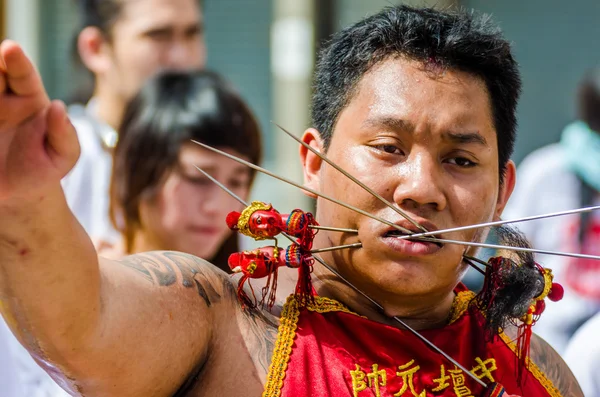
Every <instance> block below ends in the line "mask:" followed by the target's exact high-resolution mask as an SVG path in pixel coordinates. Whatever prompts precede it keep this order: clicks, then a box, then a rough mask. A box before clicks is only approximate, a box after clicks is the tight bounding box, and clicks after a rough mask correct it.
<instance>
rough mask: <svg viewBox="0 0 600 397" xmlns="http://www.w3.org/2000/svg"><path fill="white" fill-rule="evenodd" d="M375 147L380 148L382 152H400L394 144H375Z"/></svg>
mask: <svg viewBox="0 0 600 397" xmlns="http://www.w3.org/2000/svg"><path fill="white" fill-rule="evenodd" d="M375 148H376V149H378V150H381V151H382V152H386V153H389V154H401V153H402V151H401V150H400V149H398V147H396V146H394V145H377V146H375Z"/></svg>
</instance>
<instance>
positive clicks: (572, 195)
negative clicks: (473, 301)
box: [502, 144, 600, 353]
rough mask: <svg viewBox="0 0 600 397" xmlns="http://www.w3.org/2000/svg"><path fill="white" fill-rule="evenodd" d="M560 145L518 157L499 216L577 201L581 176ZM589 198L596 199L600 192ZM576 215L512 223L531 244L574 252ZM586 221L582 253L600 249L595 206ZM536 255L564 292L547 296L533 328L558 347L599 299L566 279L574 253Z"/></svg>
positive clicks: (561, 347)
mask: <svg viewBox="0 0 600 397" xmlns="http://www.w3.org/2000/svg"><path fill="white" fill-rule="evenodd" d="M563 150H564V149H563V148H562V147H561V146H560V144H553V145H549V146H546V147H543V148H541V149H538V150H536V151H534V152H532V153H531V154H530V155H529V156H527V157H526V158H525V159H524V160H523V162H522V163H521V165H520V166H519V168H518V172H517V183H516V186H515V190H514V192H513V195H512V196H511V198H510V200H509V202H508V204H507V207H506V209H505V211H504V213H503V214H502V218H503V219H505V220H510V219H516V218H521V217H525V216H531V215H539V214H545V213H550V212H558V211H563V210H571V209H575V208H579V207H581V182H580V181H579V179H578V178H577V176H576V175H575V174H574V173H573V172H571V171H570V170H569V169H568V167H567V165H566V162H565V156H564V152H563ZM591 204H592V205H598V204H600V197H596V198H595V199H594V200H593V202H592V203H591ZM579 220H580V216H579V215H568V216H559V217H553V218H546V219H540V220H535V221H527V222H520V223H514V224H513V225H514V226H516V227H517V228H518V229H519V230H521V231H522V232H524V233H525V235H526V236H527V238H528V240H529V241H530V242H531V243H532V245H533V247H534V248H538V249H545V250H552V251H567V252H577V251H578V250H579V238H578V230H579V227H578V225H579ZM590 224H591V225H592V226H594V227H592V228H590V230H591V232H590V233H588V240H587V241H589V242H590V243H588V244H587V245H586V246H587V248H588V250H587V251H586V252H585V253H587V254H593V255H600V213H599V212H598V211H595V212H594V213H592V215H591V220H590ZM594 241H595V243H594ZM536 260H537V261H538V262H539V263H540V264H541V265H542V266H544V267H548V268H550V269H552V271H553V274H554V276H555V277H554V279H555V281H557V282H559V283H561V284H562V285H563V287H564V288H565V296H564V298H563V299H562V300H561V301H560V302H550V301H548V302H547V304H546V310H545V312H544V313H543V314H542V316H541V318H540V320H539V321H538V322H537V324H536V325H535V326H534V328H533V331H534V332H536V333H537V334H538V335H540V336H541V337H542V338H544V339H545V340H546V341H547V342H548V343H549V344H550V345H551V346H552V347H554V349H555V350H556V351H557V352H558V353H562V352H564V349H565V348H566V345H567V343H568V341H569V339H570V337H571V336H572V335H573V333H574V332H575V330H576V329H577V328H578V327H579V326H580V325H581V324H582V323H583V322H585V321H586V320H587V319H588V318H590V317H591V316H593V315H594V314H595V313H596V312H598V311H599V310H600V301H598V300H595V299H590V298H589V297H584V296H582V295H581V294H579V293H577V292H576V291H575V290H574V289H573V288H571V287H570V285H569V284H568V283H567V282H566V281H567V279H569V276H573V273H572V272H573V266H570V265H571V264H573V263H574V262H573V261H577V260H578V259H572V258H568V257H563V256H552V255H536ZM579 263H581V262H579ZM569 272H571V273H569Z"/></svg>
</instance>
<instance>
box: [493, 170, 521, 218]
mask: <svg viewBox="0 0 600 397" xmlns="http://www.w3.org/2000/svg"><path fill="white" fill-rule="evenodd" d="M516 181H517V167H516V166H515V163H514V162H513V161H512V160H509V161H508V163H506V169H505V170H504V180H503V182H502V184H501V185H500V189H499V190H498V200H497V201H496V212H495V214H494V220H495V221H497V220H500V216H501V215H502V211H504V207H506V203H508V199H509V198H510V195H511V194H512V192H513V189H514V188H515V183H516Z"/></svg>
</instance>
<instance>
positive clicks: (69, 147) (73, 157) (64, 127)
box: [46, 100, 80, 174]
mask: <svg viewBox="0 0 600 397" xmlns="http://www.w3.org/2000/svg"><path fill="white" fill-rule="evenodd" d="M46 117H47V126H48V131H47V138H46V139H47V150H48V156H49V157H50V159H51V160H52V162H53V163H54V165H55V166H56V167H57V168H58V169H61V170H63V171H64V172H65V174H66V173H67V172H68V171H69V170H70V169H71V168H72V167H73V166H74V165H75V163H76V162H77V159H78V158H79V152H80V147H79V141H78V139H77V132H76V131H75V127H73V124H71V121H70V120H69V116H68V114H67V108H66V106H65V104H64V103H63V102H62V101H58V100H57V101H52V103H51V104H50V108H49V109H48V114H47V116H46Z"/></svg>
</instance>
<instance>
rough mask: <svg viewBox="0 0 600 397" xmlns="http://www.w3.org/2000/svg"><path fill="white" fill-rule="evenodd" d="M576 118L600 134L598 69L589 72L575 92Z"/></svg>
mask: <svg viewBox="0 0 600 397" xmlns="http://www.w3.org/2000/svg"><path fill="white" fill-rule="evenodd" d="M577 113H578V117H579V118H580V119H581V120H582V121H583V122H585V123H586V124H587V125H588V127H590V129H591V130H592V131H596V132H597V133H599V134H600V69H592V70H589V71H588V72H587V73H586V74H585V75H584V77H583V79H582V80H581V83H579V89H578V91H577Z"/></svg>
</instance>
